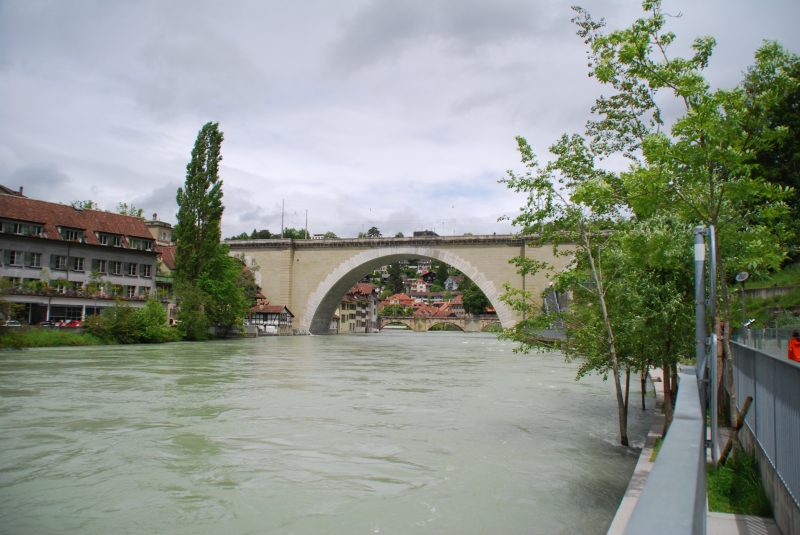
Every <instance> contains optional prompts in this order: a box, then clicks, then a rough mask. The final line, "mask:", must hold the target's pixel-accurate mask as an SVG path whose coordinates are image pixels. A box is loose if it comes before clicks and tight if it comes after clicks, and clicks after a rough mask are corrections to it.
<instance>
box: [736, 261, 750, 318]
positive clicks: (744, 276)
mask: <svg viewBox="0 0 800 535" xmlns="http://www.w3.org/2000/svg"><path fill="white" fill-rule="evenodd" d="M749 277H750V274H749V273H748V272H746V271H742V272H741V273H737V274H736V282H741V283H742V328H744V327H745V323H746V322H747V317H746V316H745V309H744V281H746V280H747V279H748V278H749Z"/></svg>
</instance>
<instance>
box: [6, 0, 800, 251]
mask: <svg viewBox="0 0 800 535" xmlns="http://www.w3.org/2000/svg"><path fill="white" fill-rule="evenodd" d="M576 1H577V0H572V2H576ZM570 3H571V2H566V1H561V0H528V1H520V0H492V1H477V0H410V1H404V0H353V1H350V0H335V1H322V0H309V1H304V0H300V1H295V2H276V1H273V2H265V1H255V0H254V1H237V0H230V1H227V2H219V1H197V0H195V1H192V2H188V1H177V0H171V1H168V2H164V1H161V0H153V1H147V0H137V1H115V2H109V1H107V0H97V1H82V0H71V1H68V2H64V1H57V0H53V1H49V2H47V1H37V0H9V1H5V0H0V184H3V185H6V186H8V187H12V188H18V187H19V186H24V187H25V193H26V195H28V196H29V197H32V198H37V199H44V200H49V201H55V202H64V203H69V202H71V201H73V200H77V199H92V200H94V201H95V202H97V203H99V205H100V206H101V208H104V209H112V208H114V207H115V206H116V204H117V203H118V202H128V203H133V204H135V205H136V206H138V207H142V208H144V209H145V213H146V215H147V216H148V218H149V217H150V216H151V215H152V214H153V213H158V215H159V219H161V220H164V221H169V222H173V223H174V221H175V213H176V212H177V205H176V204H175V191H176V189H177V188H178V187H179V186H180V185H181V184H182V183H183V180H184V178H185V167H186V163H187V162H188V160H189V156H190V152H191V148H192V145H193V143H194V139H195V137H196V136H197V131H198V130H199V129H200V127H201V126H202V125H203V124H204V123H206V122H208V121H219V122H220V128H221V129H222V130H223V132H224V133H225V142H224V144H223V147H222V152H223V157H224V161H223V165H222V169H221V176H222V179H223V180H224V186H223V190H224V194H225V197H224V202H225V205H226V211H225V216H224V218H223V233H224V235H225V236H226V237H227V236H231V235H233V234H238V233H240V232H242V231H247V232H250V231H252V230H253V229H254V228H258V229H263V228H267V229H269V230H270V231H272V232H279V231H280V219H281V200H282V199H285V200H286V226H287V227H298V228H299V227H303V226H304V225H305V214H306V210H308V228H309V231H310V232H311V233H317V232H326V231H333V232H335V233H336V234H337V235H339V236H341V237H354V236H356V235H357V234H358V232H360V231H361V230H362V229H363V230H366V229H368V228H369V227H370V226H372V225H375V226H377V227H378V228H379V229H380V230H381V231H382V232H383V234H384V235H394V234H395V233H396V232H398V231H401V232H404V233H406V235H408V234H410V233H411V232H412V231H414V230H424V229H435V230H436V231H437V232H439V233H440V234H441V233H444V234H447V235H452V234H453V233H456V234H463V233H465V232H472V233H474V234H483V233H486V234H490V233H492V232H497V233H503V232H508V231H509V230H510V226H509V224H508V223H505V222H504V223H497V222H495V221H496V219H497V218H498V217H499V216H501V215H504V214H508V215H514V213H515V212H516V211H517V209H518V207H519V206H520V204H521V203H522V199H520V198H519V197H515V195H514V194H512V193H510V192H508V191H507V190H505V188H504V187H503V186H502V185H501V184H498V183H497V180H498V179H499V178H501V177H502V176H503V175H504V173H505V170H506V169H510V168H513V169H519V168H520V165H519V159H518V156H517V154H516V152H515V141H514V136H516V135H522V136H525V137H526V138H528V140H529V141H530V142H531V143H532V145H533V147H534V149H535V151H536V152H537V154H539V155H540V156H545V157H546V155H547V147H548V146H549V145H550V144H552V142H553V141H554V140H555V139H556V138H557V137H558V136H560V134H561V133H564V132H582V131H583V125H584V123H585V121H586V120H587V119H588V118H589V109H590V107H591V105H592V103H593V101H594V99H595V98H596V97H597V95H599V94H600V93H601V92H602V91H603V90H605V91H606V93H607V92H608V90H607V89H604V88H601V87H600V86H599V85H598V84H597V83H596V82H595V81H594V80H593V79H590V78H588V77H587V67H586V57H585V51H586V45H584V44H583V42H582V41H581V39H579V38H578V37H577V36H576V35H575V28H574V26H573V25H572V24H571V23H570V18H571V16H572V11H571V10H570ZM581 5H583V6H584V7H586V8H587V9H589V11H590V12H591V13H592V14H593V15H594V16H595V17H596V18H600V17H605V18H606V21H607V22H608V25H609V28H619V27H624V26H628V25H629V24H630V23H631V22H632V21H633V20H635V19H636V18H637V17H639V16H641V13H642V12H641V4H640V3H639V2H636V1H622V0H590V1H586V2H584V3H582V4H581ZM664 7H665V10H666V11H667V12H668V13H671V14H678V13H682V17H680V18H674V19H670V21H669V28H670V29H672V30H673V31H674V32H676V33H677V35H678V42H677V43H676V44H675V46H674V50H675V53H678V52H680V53H682V54H686V53H688V47H689V45H690V44H691V41H692V40H693V39H694V37H695V36H698V35H713V36H715V37H716V39H717V41H718V47H717V49H716V52H715V53H714V56H713V58H712V61H711V66H710V68H709V69H708V71H707V75H708V77H709V79H710V80H711V82H712V83H713V84H714V85H717V86H728V87H730V86H734V85H736V84H737V83H738V82H739V80H740V79H741V73H742V71H743V70H744V69H745V68H746V67H747V66H748V65H750V64H751V63H752V58H753V52H754V51H755V50H756V48H758V47H759V46H760V44H761V42H762V40H763V39H775V40H778V41H780V42H781V43H783V44H784V45H785V46H786V47H787V48H789V49H790V50H792V51H794V52H800V32H798V31H797V23H798V21H800V2H798V1H797V0H760V1H758V2H755V1H752V0H751V1H743V0H714V1H711V0H694V1H688V0H667V1H665V3H664Z"/></svg>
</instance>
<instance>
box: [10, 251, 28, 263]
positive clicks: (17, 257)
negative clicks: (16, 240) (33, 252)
mask: <svg viewBox="0 0 800 535" xmlns="http://www.w3.org/2000/svg"><path fill="white" fill-rule="evenodd" d="M6 255H7V260H6V263H7V264H8V265H9V266H21V265H22V262H23V261H24V257H25V254H24V253H23V252H22V251H6Z"/></svg>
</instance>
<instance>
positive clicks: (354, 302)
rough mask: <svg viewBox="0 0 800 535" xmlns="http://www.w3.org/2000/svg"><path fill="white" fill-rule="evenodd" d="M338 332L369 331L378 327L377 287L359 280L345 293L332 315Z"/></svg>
mask: <svg viewBox="0 0 800 535" xmlns="http://www.w3.org/2000/svg"><path fill="white" fill-rule="evenodd" d="M336 316H338V318H339V325H338V332H340V333H371V332H373V331H374V330H375V329H377V327H378V287H377V286H375V285H374V284H370V283H368V282H359V283H358V284H356V285H355V286H353V287H352V288H350V290H348V292H347V293H346V294H345V296H344V298H342V301H341V302H340V303H339V308H338V309H337V311H336V313H335V314H334V317H336Z"/></svg>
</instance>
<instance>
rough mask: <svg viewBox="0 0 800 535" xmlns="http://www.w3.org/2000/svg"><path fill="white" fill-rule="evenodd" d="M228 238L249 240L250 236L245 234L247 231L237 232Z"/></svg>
mask: <svg viewBox="0 0 800 535" xmlns="http://www.w3.org/2000/svg"><path fill="white" fill-rule="evenodd" d="M228 239H229V240H249V239H250V236H248V235H247V232H242V233H241V234H237V235H236V236H231V237H230V238H228Z"/></svg>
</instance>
